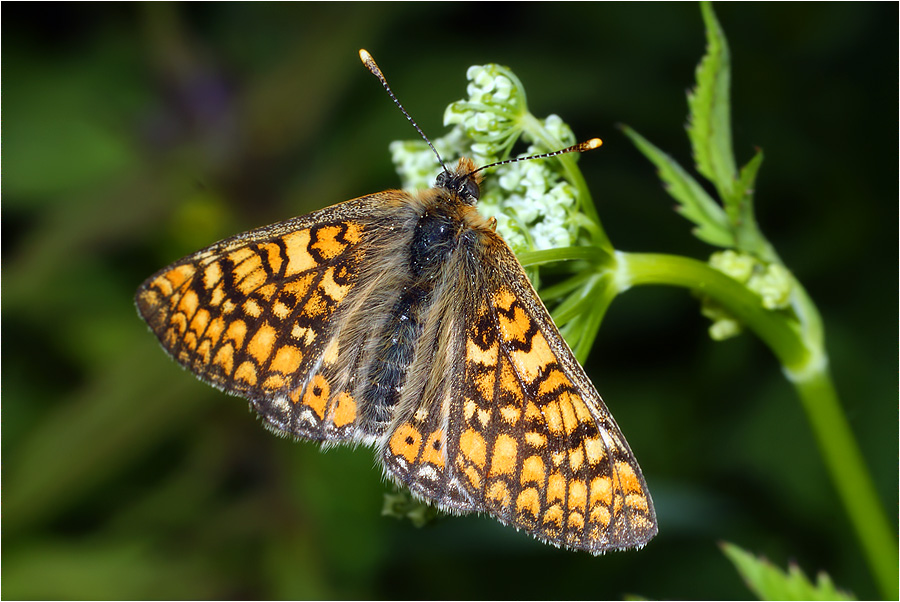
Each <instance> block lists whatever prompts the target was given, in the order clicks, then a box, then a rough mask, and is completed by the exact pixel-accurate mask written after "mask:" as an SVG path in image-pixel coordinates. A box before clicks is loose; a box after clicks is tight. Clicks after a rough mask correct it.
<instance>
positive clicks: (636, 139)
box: [622, 126, 734, 248]
mask: <svg viewBox="0 0 900 602" xmlns="http://www.w3.org/2000/svg"><path fill="white" fill-rule="evenodd" d="M622 131H623V132H624V133H625V135H626V136H628V137H629V138H630V139H631V141H632V142H633V143H634V145H635V146H636V147H637V148H638V150H640V151H641V152H642V153H643V154H644V156H645V157H647V158H648V159H649V160H650V161H651V162H652V163H653V164H654V165H656V168H657V169H658V170H659V177H660V179H661V180H662V181H663V184H664V185H665V187H666V190H667V191H668V192H669V194H670V195H671V196H672V198H674V199H675V200H676V201H678V203H679V207H678V212H679V213H680V214H681V215H683V216H684V217H686V218H687V219H689V220H691V221H692V222H694V224H696V225H697V227H696V228H695V229H694V236H696V237H697V238H699V239H700V240H702V241H704V242H706V243H709V244H711V245H716V246H719V247H725V248H730V247H732V246H734V236H733V234H732V232H731V227H730V225H729V222H728V216H727V215H726V214H725V211H724V210H723V209H722V207H721V206H720V205H719V204H718V203H716V202H715V201H714V200H713V198H712V197H711V196H709V194H707V192H706V191H705V190H704V189H703V187H702V186H700V184H699V183H698V182H697V180H695V179H694V178H693V177H691V175H690V174H688V173H687V172H686V171H684V169H682V167H681V166H680V165H679V164H678V162H677V161H675V160H674V159H672V157H670V156H669V155H667V154H665V153H664V152H662V151H661V150H660V149H658V148H657V147H656V146H654V145H653V144H652V143H650V142H649V141H648V140H647V139H645V138H644V137H643V136H641V135H640V134H638V133H637V132H635V131H634V130H632V129H631V128H629V127H627V126H626V127H623V128H622Z"/></svg>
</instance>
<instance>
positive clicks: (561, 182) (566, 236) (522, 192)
mask: <svg viewBox="0 0 900 602" xmlns="http://www.w3.org/2000/svg"><path fill="white" fill-rule="evenodd" d="M541 150H542V149H539V148H536V147H534V146H531V147H529V148H528V152H526V153H524V154H522V155H519V156H520V157H526V156H528V155H533V154H536V153H539V152H540V151H541ZM554 167H556V165H555V164H553V163H552V162H551V161H548V160H542V159H538V160H534V161H520V162H518V163H510V164H508V165H502V166H500V167H498V168H497V177H496V178H495V182H496V184H495V185H493V186H490V185H489V186H486V192H485V194H484V195H483V197H482V202H481V203H480V204H479V210H480V211H481V212H482V213H484V214H485V215H489V216H493V217H496V218H497V229H498V230H500V233H501V234H503V237H504V238H505V239H506V242H507V243H509V245H510V246H511V247H512V248H513V250H514V251H525V250H538V249H552V248H556V247H568V246H571V245H572V244H573V243H574V242H575V239H576V237H577V227H575V226H574V223H575V221H576V220H575V219H573V214H574V213H575V211H576V209H577V206H578V203H577V192H576V190H575V187H574V186H572V185H571V184H570V183H569V182H568V181H566V180H565V179H564V178H563V177H562V175H561V174H560V173H559V171H558V170H557V169H554Z"/></svg>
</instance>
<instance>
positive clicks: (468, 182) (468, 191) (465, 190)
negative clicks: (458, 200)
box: [460, 178, 481, 202]
mask: <svg viewBox="0 0 900 602" xmlns="http://www.w3.org/2000/svg"><path fill="white" fill-rule="evenodd" d="M460 192H461V193H462V195H463V197H464V198H465V199H467V200H468V199H472V201H473V202H475V201H477V200H478V199H479V198H480V197H481V188H479V187H478V182H476V181H475V179H474V178H466V179H465V181H464V182H463V183H462V186H460Z"/></svg>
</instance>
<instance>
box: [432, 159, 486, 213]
mask: <svg viewBox="0 0 900 602" xmlns="http://www.w3.org/2000/svg"><path fill="white" fill-rule="evenodd" d="M434 186H435V188H440V189H442V190H446V191H447V192H449V193H450V194H452V195H455V196H457V197H458V198H459V200H461V201H462V202H464V203H465V204H467V205H475V204H476V203H477V202H478V199H479V197H480V196H481V174H480V173H479V170H477V169H475V163H474V162H472V160H471V159H467V158H465V157H463V158H462V159H460V160H459V163H457V164H456V169H452V170H451V169H445V170H444V171H442V172H441V173H440V174H439V175H438V177H437V179H436V180H435V182H434Z"/></svg>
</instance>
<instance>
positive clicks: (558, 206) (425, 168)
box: [390, 65, 578, 252]
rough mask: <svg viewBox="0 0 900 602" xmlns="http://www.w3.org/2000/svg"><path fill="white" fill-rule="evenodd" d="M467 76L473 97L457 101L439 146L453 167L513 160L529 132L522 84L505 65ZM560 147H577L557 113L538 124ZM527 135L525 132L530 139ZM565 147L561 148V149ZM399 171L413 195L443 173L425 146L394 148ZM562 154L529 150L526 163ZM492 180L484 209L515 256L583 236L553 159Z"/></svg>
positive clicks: (496, 171)
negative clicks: (462, 161) (464, 160)
mask: <svg viewBox="0 0 900 602" xmlns="http://www.w3.org/2000/svg"><path fill="white" fill-rule="evenodd" d="M466 76H467V78H468V80H469V84H468V87H467V93H468V98H467V99H465V100H460V101H457V102H454V103H452V104H451V105H450V106H448V107H447V110H446V111H445V113H444V124H445V125H453V126H454V127H453V129H452V130H451V131H450V133H449V134H448V135H447V136H444V137H443V138H438V139H436V140H434V145H435V148H436V149H437V151H438V152H439V153H440V155H441V157H443V160H444V163H445V164H446V165H447V166H448V167H451V168H452V167H453V166H454V165H455V163H456V159H457V158H458V157H460V156H467V157H471V158H472V160H473V161H475V163H476V165H487V164H490V163H494V162H496V161H498V160H500V159H503V158H505V157H507V156H508V153H509V150H510V148H511V147H512V145H513V144H514V143H515V141H516V140H517V139H518V138H519V136H520V135H521V134H523V129H522V126H521V117H522V116H523V115H525V114H526V112H527V106H526V101H525V94H524V90H523V89H522V85H521V83H520V82H519V80H518V78H516V76H515V75H514V74H513V73H512V72H511V71H509V70H508V69H506V68H505V67H501V66H499V65H481V66H473V67H470V68H469V70H468V72H467V73H466ZM535 123H538V124H540V127H541V128H542V129H543V131H544V132H545V133H546V134H547V135H549V136H550V137H552V138H555V139H557V140H559V141H560V142H561V143H562V146H567V145H571V144H574V143H575V136H574V135H573V133H572V130H571V129H570V128H569V126H568V125H566V124H565V123H564V122H563V120H562V119H561V118H560V117H559V116H557V115H550V116H549V117H547V119H545V120H543V121H537V120H535ZM525 135H526V137H527V133H526V134H525ZM562 146H561V147H560V148H562ZM390 150H391V155H392V158H393V161H394V165H395V166H396V169H397V172H398V173H399V174H400V177H401V178H402V180H403V186H404V188H407V189H420V188H427V187H430V186H433V185H434V180H435V178H436V177H437V175H438V173H439V172H440V166H439V165H437V162H436V161H435V158H434V155H433V153H432V152H431V149H429V148H428V146H427V145H426V144H425V143H424V142H421V141H410V142H405V141H398V142H394V143H392V144H391V147H390ZM554 150H558V149H557V148H550V149H547V148H542V147H537V146H530V147H529V148H528V152H527V153H525V154H522V155H519V156H520V157H525V156H528V155H534V154H539V153H543V152H548V151H554ZM490 171H492V172H493V173H492V174H491V173H488V174H486V178H485V183H484V185H483V187H482V197H481V201H480V202H479V204H478V209H479V211H480V212H481V213H482V214H484V215H486V216H490V217H495V218H496V219H497V230H498V231H499V232H500V233H501V234H502V235H503V237H504V238H505V239H506V241H507V243H509V245H510V246H511V247H512V248H513V250H514V251H517V252H519V251H525V250H534V249H550V248H556V247H564V246H570V245H572V244H574V243H575V242H576V239H577V237H578V226H577V222H578V219H577V216H576V213H577V207H578V203H577V192H576V189H575V187H574V186H572V185H571V184H570V183H569V182H568V181H567V180H566V179H565V178H564V177H563V175H562V169H561V168H560V165H559V163H558V162H557V161H556V160H554V159H539V160H534V161H522V162H518V163H511V164H508V165H502V166H498V167H496V168H493V169H492V170H490Z"/></svg>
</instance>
